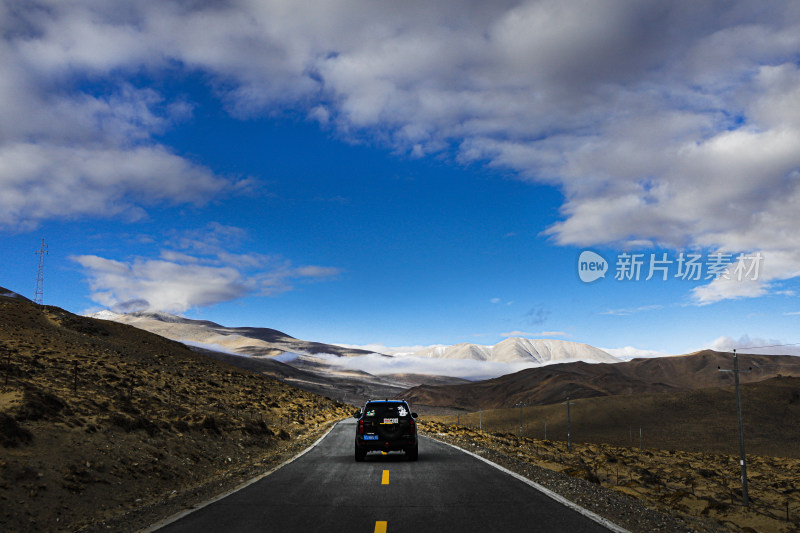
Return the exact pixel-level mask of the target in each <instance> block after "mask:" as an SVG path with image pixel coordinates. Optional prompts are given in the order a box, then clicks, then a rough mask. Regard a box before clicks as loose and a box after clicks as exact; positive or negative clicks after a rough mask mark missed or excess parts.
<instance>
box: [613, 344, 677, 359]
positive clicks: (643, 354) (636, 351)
mask: <svg viewBox="0 0 800 533" xmlns="http://www.w3.org/2000/svg"><path fill="white" fill-rule="evenodd" d="M600 349H601V350H603V351H604V352H607V353H609V354H611V355H613V356H614V357H616V358H617V359H621V360H623V361H630V360H631V359H636V358H647V357H666V356H668V355H671V354H667V353H664V352H659V351H657V350H646V349H642V348H634V347H633V346H624V347H622V348H600Z"/></svg>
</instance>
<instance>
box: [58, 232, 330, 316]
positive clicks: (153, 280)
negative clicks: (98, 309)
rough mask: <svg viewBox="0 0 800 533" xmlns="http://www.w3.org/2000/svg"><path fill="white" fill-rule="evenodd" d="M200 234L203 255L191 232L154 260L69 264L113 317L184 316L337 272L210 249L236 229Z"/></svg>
mask: <svg viewBox="0 0 800 533" xmlns="http://www.w3.org/2000/svg"><path fill="white" fill-rule="evenodd" d="M204 234H205V235H207V237H208V241H207V246H204V247H203V252H198V250H196V249H195V246H194V243H195V241H194V239H193V237H197V236H199V233H198V232H197V231H191V232H187V233H186V234H184V235H183V236H180V237H177V238H176V239H175V242H177V243H180V244H181V246H183V248H185V249H184V250H177V251H176V250H170V249H165V250H162V252H161V255H160V257H159V258H146V257H135V258H133V259H129V260H124V261H119V260H114V259H108V258H104V257H99V256H96V255H80V256H73V257H72V258H71V259H72V260H73V261H75V262H76V263H78V264H79V265H81V266H82V267H83V268H84V270H85V271H86V274H87V277H88V280H89V288H90V290H91V294H90V297H91V298H92V300H93V301H95V302H96V303H98V304H100V305H102V306H105V307H107V308H109V309H112V310H114V311H117V312H130V311H141V310H154V311H168V312H184V311H186V310H188V309H191V308H196V307H205V306H209V305H214V304H217V303H221V302H227V301H231V300H236V299H238V298H242V297H244V296H247V295H250V294H256V295H265V296H269V295H276V294H280V293H282V292H286V291H289V290H291V289H292V288H293V285H292V283H294V282H296V281H315V280H323V279H331V278H332V277H334V276H336V275H337V274H338V273H339V272H340V271H339V269H336V268H333V267H319V266H299V267H296V266H293V265H292V263H291V262H290V261H289V260H286V259H283V258H280V257H273V256H267V255H258V254H243V255H240V254H236V253H232V252H230V251H228V250H227V249H224V248H223V247H222V246H221V244H220V245H218V246H215V245H214V243H215V242H217V243H219V242H220V241H219V237H220V235H230V234H237V235H238V231H237V228H233V227H229V226H222V225H219V224H211V225H209V226H208V227H207V228H206V230H205V232H204ZM201 242H202V240H201Z"/></svg>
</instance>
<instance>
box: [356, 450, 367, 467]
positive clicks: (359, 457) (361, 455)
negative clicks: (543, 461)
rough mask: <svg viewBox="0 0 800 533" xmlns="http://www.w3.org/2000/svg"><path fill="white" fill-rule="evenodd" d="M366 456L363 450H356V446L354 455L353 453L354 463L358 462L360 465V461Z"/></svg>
mask: <svg viewBox="0 0 800 533" xmlns="http://www.w3.org/2000/svg"><path fill="white" fill-rule="evenodd" d="M366 456H367V452H366V451H364V450H359V449H358V446H356V453H355V457H356V462H359V463H360V462H361V461H363V460H364V458H365V457H366Z"/></svg>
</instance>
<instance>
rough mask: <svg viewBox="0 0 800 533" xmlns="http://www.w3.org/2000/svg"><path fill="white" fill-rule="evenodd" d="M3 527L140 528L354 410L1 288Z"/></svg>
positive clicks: (253, 470) (255, 469) (265, 464)
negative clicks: (4, 293) (4, 294)
mask: <svg viewBox="0 0 800 533" xmlns="http://www.w3.org/2000/svg"><path fill="white" fill-rule="evenodd" d="M0 386H2V387H0V435H2V437H0V509H2V510H1V511H0V530H3V531H41V530H52V531H55V530H76V529H79V528H81V527H88V529H89V530H92V529H98V530H99V529H105V528H106V527H107V526H110V527H111V528H112V529H113V530H116V531H124V530H135V529H137V528H138V527H142V526H144V525H147V524H148V523H151V522H153V521H155V520H157V519H159V518H162V517H163V516H165V515H167V514H170V513H172V512H175V511H177V510H179V509H181V508H183V507H185V506H188V505H190V504H192V503H195V502H196V501H197V500H199V499H202V498H205V497H208V496H211V495H213V494H216V493H218V492H221V491H222V490H224V489H226V488H230V487H231V486H234V485H235V484H237V483H238V482H240V481H242V480H244V479H248V478H250V477H252V476H254V475H256V474H258V473H260V472H262V471H265V470H268V469H269V468H270V467H272V466H274V465H275V464H277V463H278V462H280V461H281V460H283V459H285V458H288V457H289V456H291V455H292V454H293V453H295V452H296V451H299V450H300V449H302V447H303V446H305V445H307V444H309V443H310V442H311V439H312V438H314V437H315V436H316V435H318V434H319V433H320V432H321V431H322V430H323V429H324V427H325V426H326V424H327V423H328V422H329V421H332V420H336V419H340V418H342V417H345V416H347V415H349V414H350V413H349V412H350V410H351V408H350V407H347V406H344V405H343V404H340V403H338V402H335V401H333V400H330V399H328V398H325V397H321V396H318V395H314V394H311V393H307V392H303V391H300V390H298V389H295V388H293V387H291V386H288V385H285V384H283V383H280V382H278V381H275V380H273V379H270V378H268V377H265V376H262V375H259V374H256V373H252V372H248V371H246V370H243V369H239V368H236V367H232V366H230V365H226V364H224V363H222V362H219V361H216V360H213V359H210V358H208V357H206V356H204V355H201V354H197V353H194V352H192V351H191V350H189V349H188V348H186V347H185V346H184V345H182V344H179V343H176V342H173V341H169V340H167V339H164V338H161V337H158V336H156V335H153V334H150V333H147V332H145V331H142V330H139V329H136V328H134V327H131V326H126V325H122V324H116V323H112V322H106V321H100V320H94V319H88V318H83V317H79V316H76V315H73V314H71V313H68V312H66V311H64V310H62V309H59V308H56V307H48V306H45V307H40V306H36V305H33V304H31V303H30V302H28V301H24V300H20V299H13V298H7V297H0Z"/></svg>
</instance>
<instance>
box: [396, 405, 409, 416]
mask: <svg viewBox="0 0 800 533" xmlns="http://www.w3.org/2000/svg"><path fill="white" fill-rule="evenodd" d="M397 414H398V415H400V416H406V415H408V411H406V408H405V407H403V406H402V405H401V406H400V407H398V408H397Z"/></svg>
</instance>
